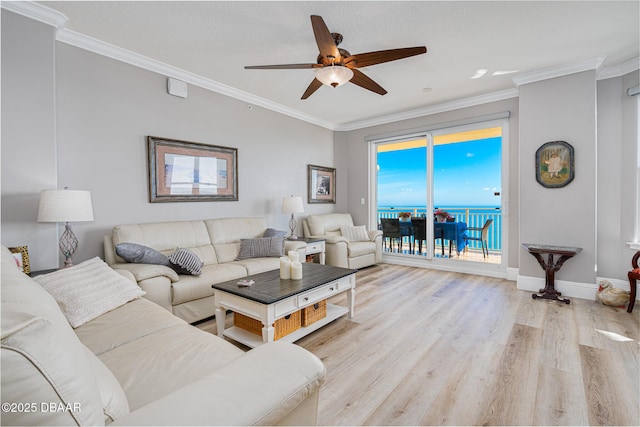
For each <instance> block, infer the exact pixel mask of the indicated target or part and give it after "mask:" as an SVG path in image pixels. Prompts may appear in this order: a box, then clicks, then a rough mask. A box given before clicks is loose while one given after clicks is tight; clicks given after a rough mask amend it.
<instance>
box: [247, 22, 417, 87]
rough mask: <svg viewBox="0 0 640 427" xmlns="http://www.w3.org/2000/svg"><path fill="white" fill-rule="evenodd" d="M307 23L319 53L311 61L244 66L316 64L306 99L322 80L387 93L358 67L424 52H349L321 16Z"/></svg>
mask: <svg viewBox="0 0 640 427" xmlns="http://www.w3.org/2000/svg"><path fill="white" fill-rule="evenodd" d="M311 26H312V27H313V34H314V35H315V38H316V43H317V44H318V49H319V50H320V54H319V55H318V61H317V63H315V64H282V65H252V66H247V67H244V68H245V69H247V70H255V69H262V70H286V69H306V68H317V69H318V72H317V73H316V77H315V78H314V79H313V81H312V82H311V84H310V85H309V87H308V88H307V90H306V91H305V92H304V94H303V95H302V99H307V98H308V97H309V96H311V94H313V93H314V92H315V91H316V90H318V89H319V88H320V86H322V85H323V84H326V85H328V86H333V87H337V86H340V85H342V84H344V83H346V82H351V83H353V84H355V85H358V86H360V87H363V88H365V89H367V90H370V91H372V92H375V93H377V94H380V95H384V94H386V93H387V91H386V90H384V88H383V87H382V86H380V85H379V84H378V83H376V82H374V81H373V80H372V79H370V78H369V77H367V76H366V75H365V74H364V73H363V72H362V71H360V70H358V68H361V67H368V66H370V65H376V64H382V63H383V62H389V61H396V60H398V59H403V58H408V57H410V56H415V55H420V54H423V53H427V48H426V47H425V46H419V47H406V48H400V49H389V50H379V51H375V52H367V53H359V54H356V55H351V54H350V53H349V52H348V51H346V50H345V49H341V48H338V45H339V44H340V43H341V42H342V34H338V33H331V32H329V29H328V28H327V25H326V24H325V23H324V20H323V19H322V17H321V16H318V15H311Z"/></svg>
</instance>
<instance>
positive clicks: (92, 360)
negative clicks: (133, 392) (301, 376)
mask: <svg viewBox="0 0 640 427" xmlns="http://www.w3.org/2000/svg"><path fill="white" fill-rule="evenodd" d="M82 348H83V350H84V352H85V355H86V357H87V359H88V360H89V364H90V365H91V369H92V371H93V374H94V375H95V377H96V381H97V382H98V388H99V390H100V398H101V399H102V411H103V412H104V422H105V424H109V423H112V422H114V421H115V420H117V419H118V418H121V417H123V416H125V415H127V414H128V413H129V402H128V401H127V396H125V394H124V390H123V389H122V387H121V386H120V383H119V382H118V380H116V377H114V376H113V374H112V373H111V371H110V370H109V368H107V367H106V366H105V365H104V363H102V362H101V361H100V359H98V357H97V356H96V355H95V354H93V353H92V352H91V350H89V349H88V348H87V347H85V346H84V345H83V346H82Z"/></svg>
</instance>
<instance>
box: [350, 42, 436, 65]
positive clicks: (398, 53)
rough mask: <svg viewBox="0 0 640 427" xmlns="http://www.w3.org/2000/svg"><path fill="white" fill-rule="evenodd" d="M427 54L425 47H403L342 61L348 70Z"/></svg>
mask: <svg viewBox="0 0 640 427" xmlns="http://www.w3.org/2000/svg"><path fill="white" fill-rule="evenodd" d="M423 53H427V48H426V47H425V46H419V47H405V48H401V49H389V50H378V51H376V52H367V53H358V54H356V55H351V56H350V57H348V58H346V59H345V60H344V65H345V66H347V67H349V68H360V67H368V66H370V65H376V64H382V63H383V62H389V61H396V60H398V59H403V58H408V57H410V56H416V55H421V54H423Z"/></svg>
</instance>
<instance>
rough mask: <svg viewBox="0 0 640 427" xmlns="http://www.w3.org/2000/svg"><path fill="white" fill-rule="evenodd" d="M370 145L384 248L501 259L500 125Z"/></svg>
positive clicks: (410, 253)
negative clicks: (372, 154) (372, 153)
mask: <svg viewBox="0 0 640 427" xmlns="http://www.w3.org/2000/svg"><path fill="white" fill-rule="evenodd" d="M371 144H372V147H373V148H374V150H373V152H374V153H375V154H374V156H372V160H373V161H375V163H374V164H375V171H376V173H375V176H374V177H373V179H374V181H375V182H374V188H375V197H376V200H377V205H376V212H375V217H376V220H377V222H378V227H379V228H380V229H381V230H382V231H383V240H384V245H383V248H384V251H385V253H386V254H389V255H394V256H404V257H414V258H425V259H435V260H440V259H442V260H455V261H476V262H485V263H495V264H501V262H502V236H503V233H502V228H503V212H502V181H503V176H502V163H503V138H502V126H501V125H498V126H496V124H495V123H491V124H487V123H485V124H482V125H473V126H465V127H457V128H448V129H442V130H434V131H430V132H428V133H425V134H424V135H412V136H408V137H405V138H397V139H387V140H378V141H371ZM438 214H441V215H438ZM446 262H449V261H446Z"/></svg>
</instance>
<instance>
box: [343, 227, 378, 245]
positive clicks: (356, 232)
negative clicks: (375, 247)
mask: <svg viewBox="0 0 640 427" xmlns="http://www.w3.org/2000/svg"><path fill="white" fill-rule="evenodd" d="M340 233H341V234H342V235H343V236H344V237H346V238H347V240H348V241H350V242H368V241H370V240H371V239H369V234H368V233H367V228H366V227H365V226H364V225H354V226H349V225H343V226H342V227H340Z"/></svg>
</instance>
